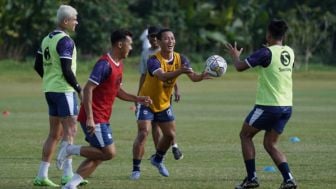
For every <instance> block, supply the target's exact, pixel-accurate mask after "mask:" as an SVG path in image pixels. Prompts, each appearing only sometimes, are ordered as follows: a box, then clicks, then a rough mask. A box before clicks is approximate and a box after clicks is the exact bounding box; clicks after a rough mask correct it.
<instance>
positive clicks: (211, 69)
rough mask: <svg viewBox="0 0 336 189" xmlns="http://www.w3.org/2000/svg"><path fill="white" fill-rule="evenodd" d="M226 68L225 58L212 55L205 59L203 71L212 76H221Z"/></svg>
mask: <svg viewBox="0 0 336 189" xmlns="http://www.w3.org/2000/svg"><path fill="white" fill-rule="evenodd" d="M226 69H227V63H226V61H225V59H224V58H223V57H221V56H219V55H212V56H210V57H209V58H208V59H207V60H206V61H205V72H206V73H208V74H209V75H210V76H212V77H220V76H222V75H223V74H224V73H225V72H226Z"/></svg>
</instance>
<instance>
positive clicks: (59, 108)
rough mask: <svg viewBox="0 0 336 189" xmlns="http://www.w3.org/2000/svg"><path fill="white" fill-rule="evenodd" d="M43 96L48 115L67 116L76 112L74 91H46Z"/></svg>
mask: <svg viewBox="0 0 336 189" xmlns="http://www.w3.org/2000/svg"><path fill="white" fill-rule="evenodd" d="M45 98H46V100H47V103H48V108H49V115H50V116H57V117H67V116H74V115H77V114H78V108H77V96H76V93H75V92H65V93H57V92H46V93H45Z"/></svg>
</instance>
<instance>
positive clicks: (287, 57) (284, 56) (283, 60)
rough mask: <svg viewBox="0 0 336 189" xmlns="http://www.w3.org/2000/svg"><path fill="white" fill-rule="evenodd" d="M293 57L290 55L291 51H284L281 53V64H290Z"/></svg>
mask: <svg viewBox="0 0 336 189" xmlns="http://www.w3.org/2000/svg"><path fill="white" fill-rule="evenodd" d="M290 60H291V57H290V55H289V52H287V51H282V52H281V54H280V61H281V64H282V65H284V66H288V65H289V64H290Z"/></svg>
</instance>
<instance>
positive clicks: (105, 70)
mask: <svg viewBox="0 0 336 189" xmlns="http://www.w3.org/2000/svg"><path fill="white" fill-rule="evenodd" d="M111 71H112V68H111V67H110V66H109V63H108V62H107V61H106V60H99V61H98V62H97V63H96V64H95V66H94V67H93V70H92V72H91V74H90V77H89V81H91V82H93V83H94V84H96V85H99V84H100V83H102V82H103V81H105V80H106V79H107V78H108V76H109V75H110V74H111Z"/></svg>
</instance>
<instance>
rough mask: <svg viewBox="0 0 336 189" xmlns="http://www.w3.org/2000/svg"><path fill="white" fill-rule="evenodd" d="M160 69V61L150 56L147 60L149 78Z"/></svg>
mask: <svg viewBox="0 0 336 189" xmlns="http://www.w3.org/2000/svg"><path fill="white" fill-rule="evenodd" d="M160 68H161V64H160V61H159V60H158V59H157V58H156V57H155V56H152V57H150V58H149V59H148V61H147V69H148V72H149V74H150V75H151V76H153V73H154V72H155V71H156V70H158V69H160Z"/></svg>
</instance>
